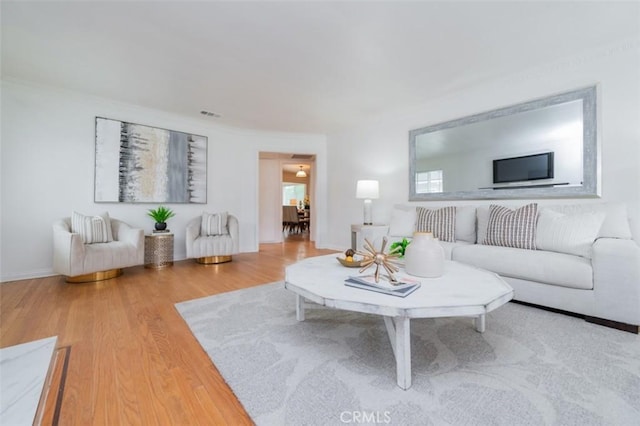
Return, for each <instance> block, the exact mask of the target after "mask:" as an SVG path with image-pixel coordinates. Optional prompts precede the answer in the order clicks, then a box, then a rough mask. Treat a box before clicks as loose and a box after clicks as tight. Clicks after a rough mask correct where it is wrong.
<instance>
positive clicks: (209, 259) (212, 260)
mask: <svg viewBox="0 0 640 426" xmlns="http://www.w3.org/2000/svg"><path fill="white" fill-rule="evenodd" d="M196 262H198V263H203V264H205V265H211V264H217V263H225V262H231V256H206V257H198V258H196Z"/></svg>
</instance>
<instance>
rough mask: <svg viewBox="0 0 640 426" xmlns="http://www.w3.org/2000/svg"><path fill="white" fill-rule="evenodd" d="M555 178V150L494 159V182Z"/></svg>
mask: <svg viewBox="0 0 640 426" xmlns="http://www.w3.org/2000/svg"><path fill="white" fill-rule="evenodd" d="M551 178H553V152H545V153H543V154H533V155H525V156H522V157H511V158H501V159H499V160H493V183H509V182H524V181H529V180H538V179H551Z"/></svg>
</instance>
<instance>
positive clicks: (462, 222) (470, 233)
mask: <svg viewBox="0 0 640 426" xmlns="http://www.w3.org/2000/svg"><path fill="white" fill-rule="evenodd" d="M455 234H456V241H465V242H468V243H475V242H476V208H475V206H458V207H456V229H455Z"/></svg>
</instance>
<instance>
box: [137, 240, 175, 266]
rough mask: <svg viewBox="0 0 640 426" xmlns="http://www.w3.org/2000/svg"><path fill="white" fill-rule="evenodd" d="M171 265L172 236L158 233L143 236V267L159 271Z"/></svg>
mask: <svg viewBox="0 0 640 426" xmlns="http://www.w3.org/2000/svg"><path fill="white" fill-rule="evenodd" d="M171 265H173V234H171V233H169V232H158V233H153V234H151V235H145V236H144V267H145V268H154V269H160V268H165V267H167V266H171Z"/></svg>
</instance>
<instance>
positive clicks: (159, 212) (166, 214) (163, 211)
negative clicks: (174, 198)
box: [147, 206, 176, 223]
mask: <svg viewBox="0 0 640 426" xmlns="http://www.w3.org/2000/svg"><path fill="white" fill-rule="evenodd" d="M147 215H148V216H149V217H151V218H153V220H155V221H156V223H164V222H166V221H167V219H171V218H172V217H174V216H175V215H176V214H175V213H174V212H173V211H172V210H171V209H168V208H166V207H164V206H160V207H158V208H157V209H149V211H148V212H147Z"/></svg>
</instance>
